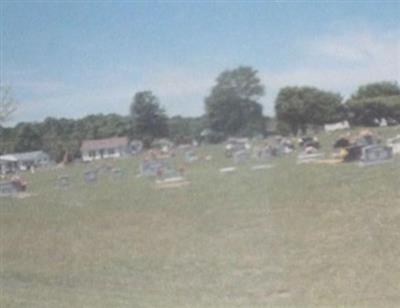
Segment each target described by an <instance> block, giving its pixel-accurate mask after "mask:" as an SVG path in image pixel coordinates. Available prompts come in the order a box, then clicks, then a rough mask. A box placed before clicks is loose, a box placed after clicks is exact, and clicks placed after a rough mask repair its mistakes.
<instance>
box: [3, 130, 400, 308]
mask: <svg viewBox="0 0 400 308" xmlns="http://www.w3.org/2000/svg"><path fill="white" fill-rule="evenodd" d="M372 133H373V134H372V137H371V135H370V134H365V132H363V133H362V132H361V131H352V132H351V135H349V136H347V135H344V134H343V132H341V131H340V130H339V131H332V132H330V133H329V134H325V133H321V134H318V135H316V136H315V137H317V138H318V143H319V148H318V149H317V148H315V147H313V146H311V145H310V144H305V143H302V145H300V144H299V143H293V145H292V143H291V142H290V140H285V141H282V140H283V139H284V138H280V137H279V138H275V137H273V138H269V139H266V140H261V141H260V140H258V141H253V142H252V144H250V143H251V142H250V141H249V146H250V147H251V148H250V149H246V146H245V147H244V148H243V147H238V148H239V150H237V151H232V154H231V156H228V157H227V156H226V145H224V144H217V145H202V146H199V147H196V148H195V149H193V148H189V147H188V148H182V149H181V150H180V151H181V152H179V153H180V154H179V155H175V156H169V157H168V158H160V157H159V156H158V153H155V152H154V149H153V150H149V151H141V152H140V153H138V154H137V155H135V156H129V157H128V158H127V159H123V160H112V161H109V160H107V161H101V160H99V161H98V162H91V163H89V164H85V163H79V162H78V163H74V164H70V165H67V166H66V167H64V168H62V169H58V168H49V169H46V170H45V171H42V172H36V173H34V174H32V173H24V178H25V177H26V181H24V182H25V188H21V187H19V188H16V186H15V185H14V184H10V179H11V177H10V176H6V178H4V179H3V180H2V181H1V183H0V207H1V210H2V213H3V214H2V216H1V224H2V225H3V226H4V225H6V226H7V228H4V229H3V230H4V231H3V234H2V236H3V238H4V239H6V240H5V241H3V242H2V243H3V245H2V248H1V251H0V254H1V255H0V256H1V258H2V262H3V265H4V271H3V272H2V275H3V277H5V279H7V281H9V284H7V286H6V288H7V292H9V294H13V296H15V298H19V299H20V300H21V302H24V301H25V300H32V295H31V293H30V291H28V289H26V288H22V287H20V285H21V279H23V280H24V281H29V279H31V278H30V277H36V278H35V281H38V280H39V281H42V282H43V283H35V284H30V283H28V282H25V283H26V284H27V285H28V284H29V285H30V289H32V288H33V290H34V291H35V294H40V296H43V297H45V298H46V301H47V300H48V301H52V302H53V303H58V302H60V301H63V300H64V299H65V298H69V299H71V297H70V296H71V295H70V292H73V293H74V294H75V293H76V292H80V291H79V290H86V291H85V293H80V294H81V295H80V297H79V298H75V297H73V298H75V299H74V300H73V301H74V303H77V306H82V305H83V306H84V303H93V304H94V305H95V306H97V307H108V306H109V305H108V304H109V303H111V302H108V300H107V298H108V299H113V300H115V299H116V298H119V297H120V296H122V297H123V298H124V299H128V300H129V301H128V302H130V303H132V302H135V301H136V300H138V301H140V302H142V303H146V304H147V305H148V306H149V307H152V306H158V304H159V303H160V302H158V300H159V299H157V297H156V298H155V297H154V292H153V291H152V290H153V289H152V290H147V289H136V288H135V287H134V286H137V285H140V284H141V282H143V281H144V280H146V279H150V280H151V283H152V285H153V287H154V290H158V291H157V292H160V296H161V298H162V300H161V301H162V303H163V304H165V299H166V298H169V297H168V294H169V292H171V290H174V292H175V291H176V290H181V291H182V292H183V293H182V294H181V293H179V294H178V295H176V294H177V293H174V294H175V295H176V296H177V298H178V299H179V301H184V302H185V303H191V304H193V305H194V306H195V302H194V301H193V298H196V297H198V296H199V297H200V296H202V295H203V294H204V293H203V291H202V288H203V287H204V286H205V285H209V287H210V288H212V290H214V291H213V292H215V294H214V293H208V294H211V295H209V296H210V297H209V299H208V300H205V302H206V303H220V304H221V306H226V305H225V304H226V303H228V306H232V305H231V304H232V303H233V302H232V301H233V300H238V301H239V299H240V298H242V297H243V296H246V298H250V299H251V300H254V302H255V303H257V302H259V303H261V304H260V305H261V306H264V304H266V305H269V304H270V305H271V306H274V307H275V306H287V305H290V304H291V303H293V302H295V303H296V304H299V305H300V306H305V307H306V306H309V305H308V304H309V303H310V301H311V298H312V302H314V303H315V302H319V301H318V298H322V297H323V298H324V300H323V301H322V300H321V301H320V302H319V303H325V302H329V303H333V305H335V304H336V303H339V302H338V300H337V297H336V296H335V295H333V294H338V293H340V294H341V296H342V297H343V298H344V299H345V300H346V301H348V302H349V303H350V302H351V303H362V302H360V301H359V294H360V292H361V293H362V292H370V293H371V294H373V292H378V291H377V290H379V294H384V295H385V296H388V298H391V297H393V298H395V296H397V295H396V294H397V289H396V287H395V286H394V285H392V288H391V289H388V288H387V283H388V280H386V279H385V280H382V279H381V276H380V275H381V271H382V270H385V271H386V275H387V276H386V277H387V279H389V280H390V281H398V279H399V277H400V276H399V274H398V271H396V270H393V266H397V265H396V264H397V260H398V256H400V248H399V247H400V245H398V244H399V240H398V237H397V235H398V230H399V228H400V225H399V221H400V220H399V219H398V218H399V217H400V216H399V214H400V212H399V205H400V203H399V201H398V200H400V189H399V188H400V177H399V174H400V168H399V166H400V157H399V155H394V151H393V148H392V147H390V146H389V144H396V135H397V133H396V131H395V130H393V129H391V128H378V129H373V130H372ZM376 136H379V138H377V137H376ZM310 138H311V139H308V141H311V142H315V139H314V136H312V137H310ZM379 140H380V141H379ZM339 141H340V142H339ZM283 143H287V145H288V146H287V147H288V148H291V149H292V151H291V152H288V153H285V151H282V150H280V145H281V144H283ZM289 144H290V146H289ZM335 145H336V146H335ZM249 146H248V147H249ZM251 150H253V152H252V151H251ZM341 151H345V152H346V155H345V156H340V157H338V158H334V157H335V155H338V153H339V154H340V153H341ZM264 152H265V153H264ZM353 152H354V153H353ZM342 154H343V153H342ZM264 155H265V156H264ZM348 156H352V157H348ZM206 157H212V159H205V158H206ZM346 157H347V158H346ZM195 158H196V159H195ZM329 161H330V162H331V163H332V164H331V163H328V162H329ZM333 161H335V162H336V163H333ZM189 162H190V163H189ZM383 162H385V163H383ZM298 163H300V165H298ZM360 165H362V166H364V167H363V168H360V167H359V166H360ZM26 183H29V184H28V185H26ZM20 189H22V190H23V189H25V192H28V193H30V194H31V196H30V197H29V198H18V197H17V195H18V194H20V193H18V192H17V190H20ZM355 196H357V197H355ZM55 222H56V223H55ZM21 225H24V229H21V227H20V226H21ZM24 230H25V231H24ZM28 230H29V231H28ZM15 239H17V240H18V246H15V244H14V241H15ZM32 243H35V244H34V245H33V244H32ZM389 247H390V249H389ZM28 252H29V253H28ZM49 252H51V253H49ZM238 262H239V263H238ZM238 264H239V266H238ZM343 264H345V265H346V268H347V269H350V268H351V269H352V271H351V272H348V270H346V271H344V269H343V266H342V265H343ZM144 268H145V269H146V270H143V269H144ZM221 268H222V269H223V271H219V269H221ZM365 268H368V269H369V270H368V271H367V270H365ZM22 269H23V270H22ZM66 269H67V270H68V272H66ZM314 271H315V272H314ZM44 273H46V274H44ZM354 273H356V274H357V275H358V276H360V277H362V280H360V282H359V284H358V285H350V286H349V284H348V279H349V277H351V276H352V275H354ZM263 277H264V278H263ZM265 277H269V278H268V279H267V278H265ZM332 277H336V278H335V279H337V280H334V281H333V282H332ZM188 281H191V283H190V284H188ZM227 281H229V283H227ZM254 281H258V283H257V284H254ZM368 281H374V283H373V284H370V283H368ZM110 285H117V286H118V288H117V289H116V288H113V287H110ZM166 286H168V287H166ZM243 286H248V287H249V288H250V286H251V288H253V289H252V290H254V293H251V294H250V295H249V294H245V293H243V291H242V290H243ZM322 286H323V287H322ZM99 288H101V289H104V290H106V291H105V292H106V293H107V296H106V297H101V300H100V298H99V297H98V296H97V295H96V296H94V295H92V294H93V292H94V290H98V289H99ZM245 289H246V287H245ZM265 290H268V293H267V294H266V295H260V294H264V293H263V292H264V291H265ZM311 290H312V291H311ZM332 292H334V293H332ZM188 294H190V295H188ZM223 294H231V295H230V298H229V299H226V300H224V299H221V296H222V295H223ZM175 295H174V298H175ZM122 297H121V298H122ZM114 303H115V302H114ZM177 303H178V302H176V301H175V299H173V298H170V299H168V300H167V303H166V305H167V306H170V307H172V306H176V305H178V306H179V304H177ZM246 303H248V302H246ZM376 303H377V306H379V305H380V304H381V303H383V304H388V305H387V306H390V303H391V301H390V300H381V299H377V300H376ZM55 306H57V304H55ZM251 306H252V305H251ZM361 306H363V305H361Z"/></svg>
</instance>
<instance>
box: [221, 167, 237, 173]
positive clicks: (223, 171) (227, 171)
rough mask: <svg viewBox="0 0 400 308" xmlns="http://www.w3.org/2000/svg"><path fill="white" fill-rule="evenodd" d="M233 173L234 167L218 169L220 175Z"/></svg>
mask: <svg viewBox="0 0 400 308" xmlns="http://www.w3.org/2000/svg"><path fill="white" fill-rule="evenodd" d="M235 171H236V167H226V168H221V169H219V172H221V173H231V172H235Z"/></svg>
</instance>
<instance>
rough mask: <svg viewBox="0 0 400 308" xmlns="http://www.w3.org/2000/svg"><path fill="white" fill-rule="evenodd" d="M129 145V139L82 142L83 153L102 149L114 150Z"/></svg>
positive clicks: (117, 138)
mask: <svg viewBox="0 0 400 308" xmlns="http://www.w3.org/2000/svg"><path fill="white" fill-rule="evenodd" d="M127 145H128V138H127V137H114V138H107V139H97V140H84V141H82V146H81V151H91V150H100V149H113V148H118V147H124V146H127Z"/></svg>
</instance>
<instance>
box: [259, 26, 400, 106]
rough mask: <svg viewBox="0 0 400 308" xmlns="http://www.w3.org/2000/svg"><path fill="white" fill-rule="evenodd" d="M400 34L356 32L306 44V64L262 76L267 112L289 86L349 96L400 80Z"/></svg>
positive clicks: (395, 32)
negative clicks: (366, 86) (364, 86)
mask: <svg viewBox="0 0 400 308" xmlns="http://www.w3.org/2000/svg"><path fill="white" fill-rule="evenodd" d="M399 33H400V30H399V29H396V30H392V31H387V32H386V33H378V32H374V31H363V32H355V31H354V32H347V33H346V34H341V35H340V34H336V35H331V36H324V37H319V38H314V39H313V40H311V41H308V42H306V43H305V44H304V45H303V46H304V61H303V63H304V64H303V65H301V66H298V67H296V68H292V69H288V70H285V71H275V72H271V71H268V70H265V71H264V72H263V73H262V74H261V76H262V80H263V81H264V83H265V84H266V86H267V88H268V89H269V93H268V94H269V95H268V97H267V99H266V100H265V102H264V105H265V106H266V111H267V112H269V113H271V112H272V110H273V101H274V99H275V96H276V94H277V92H278V90H279V89H280V88H281V87H284V86H287V85H312V86H316V87H319V88H322V89H326V90H330V91H335V92H340V93H341V94H343V95H344V96H348V95H350V93H351V92H353V91H355V90H356V89H357V87H358V86H360V85H362V84H366V83H370V82H375V81H382V80H389V81H400V35H398V34H399Z"/></svg>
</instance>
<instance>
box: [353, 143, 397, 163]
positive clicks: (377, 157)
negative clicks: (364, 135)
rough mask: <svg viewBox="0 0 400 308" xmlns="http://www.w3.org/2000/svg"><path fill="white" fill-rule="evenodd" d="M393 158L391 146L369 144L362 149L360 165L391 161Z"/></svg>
mask: <svg viewBox="0 0 400 308" xmlns="http://www.w3.org/2000/svg"><path fill="white" fill-rule="evenodd" d="M392 158H393V150H392V148H391V147H388V146H382V145H377V144H374V145H369V146H366V147H364V148H363V149H362V154H361V160H360V165H361V166H370V165H376V164H382V163H386V162H389V161H390V160H391V159H392Z"/></svg>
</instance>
